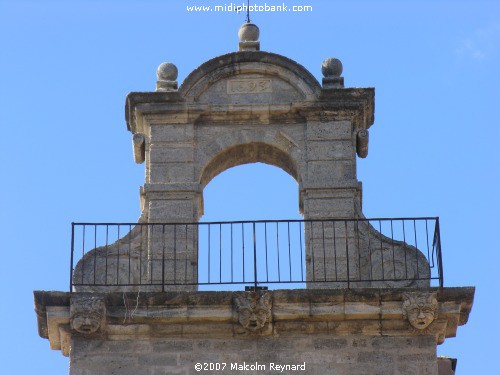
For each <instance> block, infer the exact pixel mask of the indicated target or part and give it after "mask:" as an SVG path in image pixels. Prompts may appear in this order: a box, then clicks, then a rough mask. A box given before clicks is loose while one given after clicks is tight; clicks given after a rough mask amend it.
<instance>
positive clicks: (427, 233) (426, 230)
mask: <svg viewBox="0 0 500 375" xmlns="http://www.w3.org/2000/svg"><path fill="white" fill-rule="evenodd" d="M425 241H426V243H427V260H428V261H429V263H430V261H431V254H430V248H429V222H428V220H427V219H425ZM430 267H431V268H434V263H433V264H431V265H430Z"/></svg>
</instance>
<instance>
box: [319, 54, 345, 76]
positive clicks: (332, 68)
mask: <svg viewBox="0 0 500 375" xmlns="http://www.w3.org/2000/svg"><path fill="white" fill-rule="evenodd" d="M342 69H343V67H342V62H341V61H340V60H339V59H336V58H333V57H329V58H327V59H325V61H323V64H322V65H321V72H322V73H323V76H324V77H327V78H328V77H340V75H341V74H342Z"/></svg>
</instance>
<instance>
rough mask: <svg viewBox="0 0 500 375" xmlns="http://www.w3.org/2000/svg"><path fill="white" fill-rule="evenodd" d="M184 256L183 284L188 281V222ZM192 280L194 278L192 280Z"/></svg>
mask: <svg viewBox="0 0 500 375" xmlns="http://www.w3.org/2000/svg"><path fill="white" fill-rule="evenodd" d="M184 258H185V262H184V284H186V283H187V282H188V274H187V273H188V262H189V258H188V224H186V236H185V237H184ZM192 282H194V280H193V281H192Z"/></svg>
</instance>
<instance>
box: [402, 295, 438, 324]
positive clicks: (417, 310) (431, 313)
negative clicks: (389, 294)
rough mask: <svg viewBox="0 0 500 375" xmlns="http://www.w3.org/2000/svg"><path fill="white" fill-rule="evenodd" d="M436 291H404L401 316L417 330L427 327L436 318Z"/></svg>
mask: <svg viewBox="0 0 500 375" xmlns="http://www.w3.org/2000/svg"><path fill="white" fill-rule="evenodd" d="M437 305H438V302H437V299H436V293H420V292H415V293H410V292H408V293H404V294H403V318H407V319H408V321H409V322H410V324H411V325H412V326H413V327H414V328H416V329H419V330H423V329H425V328H427V327H428V326H429V325H430V324H431V323H432V322H433V321H434V319H436V318H437V311H436V310H437Z"/></svg>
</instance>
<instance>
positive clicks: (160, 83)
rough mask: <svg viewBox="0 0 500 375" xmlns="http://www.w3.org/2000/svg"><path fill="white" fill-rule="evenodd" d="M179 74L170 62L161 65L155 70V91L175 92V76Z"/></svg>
mask: <svg viewBox="0 0 500 375" xmlns="http://www.w3.org/2000/svg"><path fill="white" fill-rule="evenodd" d="M178 74H179V72H178V70H177V67H176V66H175V65H174V64H172V63H171V62H164V63H161V64H160V66H159V67H158V69H157V70H156V77H157V78H158V80H157V81H156V91H175V90H177V76H178Z"/></svg>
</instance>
